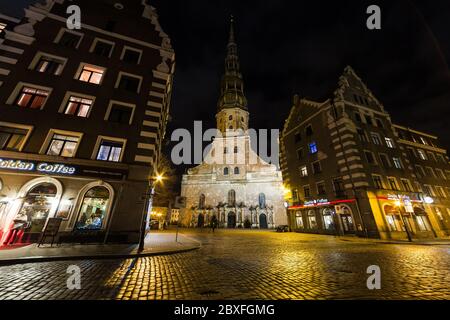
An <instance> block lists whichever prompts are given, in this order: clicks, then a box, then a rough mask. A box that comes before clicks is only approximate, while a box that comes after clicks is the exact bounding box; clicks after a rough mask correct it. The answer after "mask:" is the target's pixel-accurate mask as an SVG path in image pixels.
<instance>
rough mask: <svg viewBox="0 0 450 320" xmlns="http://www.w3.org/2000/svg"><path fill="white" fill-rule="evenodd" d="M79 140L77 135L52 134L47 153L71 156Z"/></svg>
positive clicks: (73, 154)
mask: <svg viewBox="0 0 450 320" xmlns="http://www.w3.org/2000/svg"><path fill="white" fill-rule="evenodd" d="M79 141H80V138H79V137H73V136H66V135H62V134H54V135H53V137H52V140H51V141H50V146H49V147H48V150H47V155H49V156H61V157H66V158H73V157H74V156H75V151H76V149H77V145H78V142H79Z"/></svg>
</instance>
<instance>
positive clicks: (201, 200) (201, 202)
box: [198, 194, 206, 209]
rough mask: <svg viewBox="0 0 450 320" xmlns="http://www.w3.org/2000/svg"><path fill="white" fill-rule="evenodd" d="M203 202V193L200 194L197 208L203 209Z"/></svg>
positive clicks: (204, 199) (204, 200)
mask: <svg viewBox="0 0 450 320" xmlns="http://www.w3.org/2000/svg"><path fill="white" fill-rule="evenodd" d="M205 203H206V197H205V195H204V194H201V195H200V199H199V201H198V208H199V209H205Z"/></svg>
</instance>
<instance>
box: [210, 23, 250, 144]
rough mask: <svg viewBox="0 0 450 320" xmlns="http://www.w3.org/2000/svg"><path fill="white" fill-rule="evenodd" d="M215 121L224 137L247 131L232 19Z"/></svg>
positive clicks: (246, 111)
mask: <svg viewBox="0 0 450 320" xmlns="http://www.w3.org/2000/svg"><path fill="white" fill-rule="evenodd" d="M216 120H217V129H219V130H220V131H221V133H222V135H224V136H237V135H243V134H245V133H246V132H247V130H248V121H249V112H248V109H247V98H246V97H245V95H244V81H243V78H242V74H241V71H240V64H239V56H238V48H237V44H236V40H235V36H234V21H233V18H231V24H230V37H229V40H228V46H227V56H226V58H225V74H224V75H223V77H222V83H221V92H220V98H219V102H218V103H217V114H216Z"/></svg>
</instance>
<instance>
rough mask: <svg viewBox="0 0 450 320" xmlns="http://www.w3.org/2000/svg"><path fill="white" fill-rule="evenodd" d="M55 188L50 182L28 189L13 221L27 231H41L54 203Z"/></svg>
mask: <svg viewBox="0 0 450 320" xmlns="http://www.w3.org/2000/svg"><path fill="white" fill-rule="evenodd" d="M56 194H57V188H56V186H55V185H54V184H52V183H41V184H38V185H36V186H35V187H33V188H32V189H30V191H28V193H27V195H26V196H25V199H24V201H23V205H22V208H21V209H20V211H19V213H18V214H17V216H16V218H15V219H14V222H15V223H16V224H18V225H19V224H21V225H22V229H23V230H24V231H25V232H27V233H40V232H42V231H43V229H44V226H45V223H46V222H47V218H48V216H49V214H50V213H51V211H52V209H53V208H54V205H55V199H56Z"/></svg>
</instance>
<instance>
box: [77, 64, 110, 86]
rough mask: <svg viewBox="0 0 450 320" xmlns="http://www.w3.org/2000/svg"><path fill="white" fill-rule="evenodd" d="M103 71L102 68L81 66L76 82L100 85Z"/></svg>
mask: <svg viewBox="0 0 450 320" xmlns="http://www.w3.org/2000/svg"><path fill="white" fill-rule="evenodd" d="M105 71H106V70H105V68H102V67H97V66H93V65H87V64H86V65H82V66H81V71H80V73H79V76H78V80H80V81H83V82H88V83H92V84H101V82H102V80H103V76H104V75H105Z"/></svg>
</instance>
